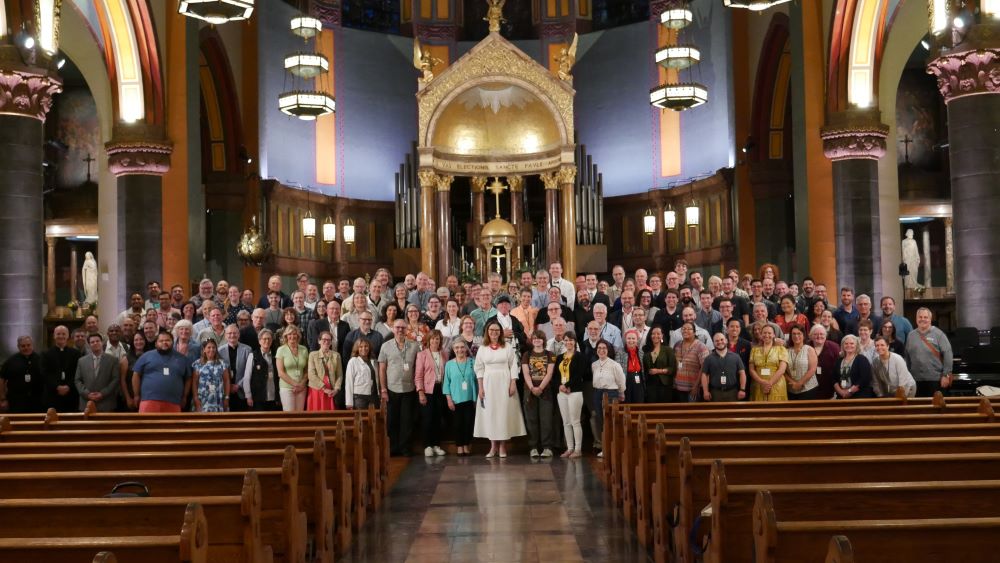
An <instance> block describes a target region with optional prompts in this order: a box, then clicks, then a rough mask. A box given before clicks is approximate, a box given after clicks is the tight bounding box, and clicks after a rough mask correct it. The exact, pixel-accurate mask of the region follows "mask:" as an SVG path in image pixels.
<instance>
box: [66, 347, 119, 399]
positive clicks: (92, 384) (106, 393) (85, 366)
mask: <svg viewBox="0 0 1000 563" xmlns="http://www.w3.org/2000/svg"><path fill="white" fill-rule="evenodd" d="M118 366H119V364H118V359H117V358H115V357H114V356H112V355H111V354H101V357H100V359H99V360H98V364H97V370H96V371H95V370H94V357H93V356H90V355H88V356H84V357H82V358H80V359H79V360H78V361H77V362H76V376H75V378H74V383H75V384H76V391H77V392H78V393H79V394H80V410H81V411H82V410H83V409H85V408H86V407H87V401H88V399H87V394H88V393H93V392H95V391H96V392H98V393H100V394H101V395H102V398H101V400H100V401H97V410H98V412H112V411H114V410H115V407H116V406H117V405H118V387H119V375H120V372H119V369H118Z"/></svg>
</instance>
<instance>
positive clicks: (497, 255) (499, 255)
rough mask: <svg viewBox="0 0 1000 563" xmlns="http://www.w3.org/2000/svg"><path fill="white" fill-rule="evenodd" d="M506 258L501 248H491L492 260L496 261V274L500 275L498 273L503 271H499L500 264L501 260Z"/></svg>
mask: <svg viewBox="0 0 1000 563" xmlns="http://www.w3.org/2000/svg"><path fill="white" fill-rule="evenodd" d="M506 257H507V254H506V253H505V252H504V249H503V247H502V246H494V247H493V259H494V260H496V261H497V273H498V274H500V273H502V272H503V270H501V266H500V264H501V262H502V261H503V259H504V258H506Z"/></svg>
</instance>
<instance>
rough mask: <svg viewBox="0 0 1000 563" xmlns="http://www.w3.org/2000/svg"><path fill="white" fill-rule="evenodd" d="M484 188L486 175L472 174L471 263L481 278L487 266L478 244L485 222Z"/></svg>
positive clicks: (486, 258)
mask: <svg viewBox="0 0 1000 563" xmlns="http://www.w3.org/2000/svg"><path fill="white" fill-rule="evenodd" d="M485 189H486V176H473V177H472V233H471V235H472V237H471V238H472V241H471V242H472V251H473V252H474V253H475V255H474V256H473V260H472V261H473V263H474V264H475V265H476V271H477V272H479V273H480V274H481V275H483V279H486V277H485V274H486V271H487V268H488V267H489V264H488V262H489V258H490V257H489V256H484V254H483V253H484V251H483V248H482V245H480V244H479V237H480V235H481V234H482V231H483V225H485V224H486V201H485V200H484V199H483V197H484V196H483V190H485Z"/></svg>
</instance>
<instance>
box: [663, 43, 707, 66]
mask: <svg viewBox="0 0 1000 563" xmlns="http://www.w3.org/2000/svg"><path fill="white" fill-rule="evenodd" d="M700 60H701V51H699V50H698V48H697V47H695V46H694V45H668V46H666V47H664V48H662V49H660V50H659V51H657V52H656V64H658V65H660V66H662V67H664V68H672V69H676V70H680V69H683V68H687V67H689V66H691V65H693V64H696V63H698V62H699V61H700Z"/></svg>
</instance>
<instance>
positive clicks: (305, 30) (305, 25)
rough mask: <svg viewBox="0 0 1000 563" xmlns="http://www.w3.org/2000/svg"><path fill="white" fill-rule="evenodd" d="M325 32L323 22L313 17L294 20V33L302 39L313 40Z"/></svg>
mask: <svg viewBox="0 0 1000 563" xmlns="http://www.w3.org/2000/svg"><path fill="white" fill-rule="evenodd" d="M321 31H323V22H321V21H319V20H318V19H316V18H314V17H311V16H299V17H297V18H292V33H294V34H295V35H298V36H299V37H301V38H302V39H307V40H308V39H312V38H313V37H316V36H317V35H319V33H320V32H321Z"/></svg>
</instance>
